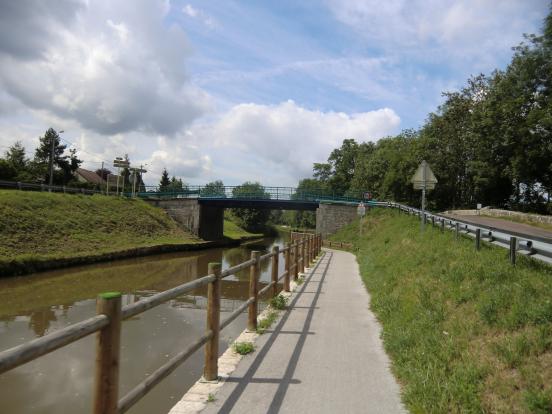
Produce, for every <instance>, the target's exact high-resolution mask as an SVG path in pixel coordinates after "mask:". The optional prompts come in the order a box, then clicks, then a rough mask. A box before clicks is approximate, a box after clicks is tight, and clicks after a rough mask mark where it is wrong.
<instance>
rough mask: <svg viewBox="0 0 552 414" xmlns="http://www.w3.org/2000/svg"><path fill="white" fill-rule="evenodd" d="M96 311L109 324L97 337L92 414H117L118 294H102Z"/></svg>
mask: <svg viewBox="0 0 552 414" xmlns="http://www.w3.org/2000/svg"><path fill="white" fill-rule="evenodd" d="M96 312H97V313H98V314H103V315H106V316H107V317H108V318H109V324H108V325H107V326H106V327H104V328H103V329H102V330H100V331H99V332H98V333H97V335H96V372H95V379H94V411H93V413H94V414H116V413H117V403H118V402H119V353H120V350H121V347H120V344H121V294H120V293H119V292H107V293H102V294H100V295H99V296H98V299H97V300H96Z"/></svg>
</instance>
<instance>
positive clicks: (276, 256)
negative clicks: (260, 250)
mask: <svg viewBox="0 0 552 414" xmlns="http://www.w3.org/2000/svg"><path fill="white" fill-rule="evenodd" d="M272 254H273V255H274V256H272V297H275V296H276V295H277V294H278V261H279V260H280V248H279V247H278V246H274V247H272Z"/></svg>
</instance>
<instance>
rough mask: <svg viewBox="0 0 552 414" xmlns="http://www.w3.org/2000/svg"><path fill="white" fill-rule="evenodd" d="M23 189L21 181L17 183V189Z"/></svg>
mask: <svg viewBox="0 0 552 414" xmlns="http://www.w3.org/2000/svg"><path fill="white" fill-rule="evenodd" d="M22 188H23V186H22V185H21V181H18V182H17V189H18V190H21V189H22Z"/></svg>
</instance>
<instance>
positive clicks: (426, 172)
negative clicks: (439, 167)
mask: <svg viewBox="0 0 552 414" xmlns="http://www.w3.org/2000/svg"><path fill="white" fill-rule="evenodd" d="M410 182H411V183H412V184H413V185H414V189H415V190H421V189H423V188H424V184H425V189H426V190H433V189H434V188H435V184H437V178H435V174H433V171H431V168H429V164H428V163H427V162H425V160H424V161H422V163H421V164H420V166H419V167H418V169H417V170H416V172H415V173H414V176H413V177H412V179H411V180H410Z"/></svg>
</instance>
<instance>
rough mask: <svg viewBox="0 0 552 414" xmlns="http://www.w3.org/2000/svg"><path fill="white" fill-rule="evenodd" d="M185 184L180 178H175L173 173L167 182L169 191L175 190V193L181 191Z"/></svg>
mask: <svg viewBox="0 0 552 414" xmlns="http://www.w3.org/2000/svg"><path fill="white" fill-rule="evenodd" d="M185 187H186V186H185V185H184V183H183V182H182V179H180V178H176V177H175V176H174V175H173V177H172V178H171V183H170V184H169V188H168V190H169V191H172V192H175V193H182V192H183V191H184V189H185Z"/></svg>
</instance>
